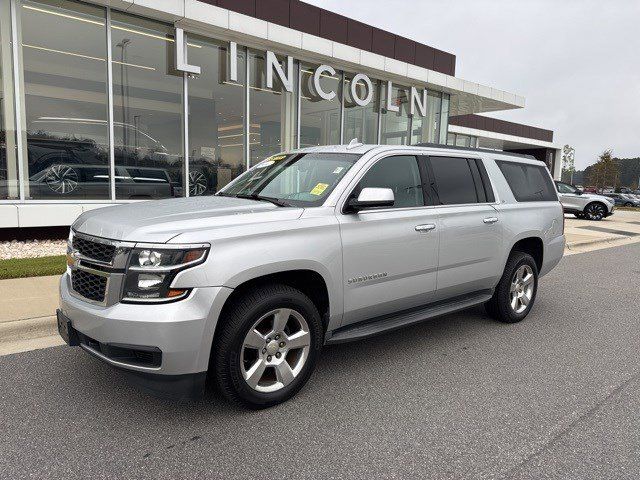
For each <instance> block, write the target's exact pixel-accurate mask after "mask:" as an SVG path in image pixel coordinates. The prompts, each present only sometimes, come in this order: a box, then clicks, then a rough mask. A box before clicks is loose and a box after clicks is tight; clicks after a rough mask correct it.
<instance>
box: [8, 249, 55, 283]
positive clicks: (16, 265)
mask: <svg viewBox="0 0 640 480" xmlns="http://www.w3.org/2000/svg"><path fill="white" fill-rule="evenodd" d="M66 269H67V260H66V257H65V256H64V255H55V256H53V257H37V258H12V259H9V260H0V280H3V279H7V278H23V277H43V276H45V275H62V274H63V273H64V272H65V270H66Z"/></svg>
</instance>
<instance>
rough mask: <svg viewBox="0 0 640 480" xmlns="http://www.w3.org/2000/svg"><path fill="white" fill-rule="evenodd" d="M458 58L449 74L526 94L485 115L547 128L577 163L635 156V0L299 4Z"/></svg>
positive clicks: (639, 57) (639, 149)
mask: <svg viewBox="0 0 640 480" xmlns="http://www.w3.org/2000/svg"><path fill="white" fill-rule="evenodd" d="M306 1H307V2H308V3H312V4H314V5H317V6H319V7H322V8H326V9H328V10H332V11H334V12H337V13H340V14H342V15H346V16H348V17H351V18H354V19H356V20H360V21H363V22H365V23H368V24H370V25H374V26H377V27H379V28H383V29H385V30H389V31H391V32H393V33H396V34H398V35H403V36H405V37H408V38H411V39H413V40H416V41H418V42H420V43H425V44H427V45H431V46H433V47H436V48H439V49H441V50H445V51H447V52H450V53H453V54H455V55H456V77H460V78H464V79H465V80H470V81H474V82H478V83H482V84H485V85H489V86H492V87H495V88H500V89H502V90H506V91H508V92H512V93H517V94H520V95H523V96H524V97H525V98H526V100H527V102H526V107H525V108H524V109H519V110H511V111H506V112H499V113H491V114H490V115H491V116H495V117H498V118H502V119H505V120H511V121H514V122H518V123H524V124H529V125H534V126H538V127H542V128H548V129H551V130H553V131H554V141H555V142H556V143H559V144H567V143H568V144H569V145H572V146H573V147H574V148H575V149H576V168H577V169H583V168H584V167H585V166H587V165H589V164H591V163H593V162H595V161H596V160H597V156H598V154H599V153H600V152H602V151H603V150H604V149H606V148H612V149H613V152H614V155H615V156H617V157H623V158H624V157H638V156H640V32H638V30H639V29H640V1H639V0H608V1H607V0H601V1H593V0H555V1H552V0H518V1H515V0H455V1H446V0H306Z"/></svg>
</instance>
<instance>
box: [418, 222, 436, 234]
mask: <svg viewBox="0 0 640 480" xmlns="http://www.w3.org/2000/svg"><path fill="white" fill-rule="evenodd" d="M435 228H436V226H435V225H434V224H433V223H425V224H424V225H416V232H425V233H426V232H430V231H431V230H433V229H435Z"/></svg>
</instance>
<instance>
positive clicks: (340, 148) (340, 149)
mask: <svg viewBox="0 0 640 480" xmlns="http://www.w3.org/2000/svg"><path fill="white" fill-rule="evenodd" d="M425 148H429V149H433V150H436V151H438V152H439V153H446V152H462V153H464V152H477V153H484V154H490V155H491V156H492V157H500V158H502V159H507V158H511V159H517V160H533V161H535V162H540V160H538V159H536V158H535V157H533V156H532V155H524V154H521V153H511V152H503V151H500V150H489V149H486V148H468V147H456V146H453V145H440V144H436V143H417V144H415V145H372V144H358V145H357V146H354V147H351V148H349V146H348V145H324V146H318V147H307V148H300V149H297V150H292V152H299V153H310V152H318V153H352V154H359V155H364V154H365V153H368V152H370V151H372V150H379V151H385V150H396V151H397V150H406V151H408V152H411V151H415V150H420V151H424V149H425Z"/></svg>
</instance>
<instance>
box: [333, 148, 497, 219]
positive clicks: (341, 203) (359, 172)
mask: <svg viewBox="0 0 640 480" xmlns="http://www.w3.org/2000/svg"><path fill="white" fill-rule="evenodd" d="M365 155H366V154H365ZM395 156H414V157H418V156H430V157H458V158H465V159H476V160H480V161H481V162H483V165H484V166H485V169H486V170H487V176H488V177H489V182H490V183H491V189H492V190H493V197H494V201H493V202H483V203H460V204H451V205H423V206H418V207H399V208H381V209H375V210H362V211H360V212H358V214H363V213H366V212H368V211H375V212H385V211H386V212H389V211H400V210H408V209H409V210H413V209H425V208H443V207H464V206H467V207H469V206H474V205H492V206H493V205H499V204H500V198H499V196H498V192H497V191H496V189H495V187H494V185H493V182H492V180H491V176H490V175H489V171H488V169H487V167H486V164H485V162H484V159H483V158H482V157H481V156H479V155H477V154H472V155H469V154H467V153H466V152H455V151H453V152H450V153H449V152H437V153H435V154H434V152H430V151H427V150H418V149H415V150H414V149H413V148H411V147H409V148H402V147H400V148H398V149H394V150H387V151H383V152H379V153H375V154H374V155H372V157H371V158H369V159H367V160H365V161H364V162H363V163H362V165H361V166H360V168H359V169H355V168H354V167H356V166H357V164H358V163H359V162H356V164H355V165H354V166H353V167H352V168H351V169H350V170H349V172H348V173H351V172H352V171H353V172H354V173H353V176H352V177H351V179H350V180H346V177H345V178H343V179H342V180H341V182H342V181H345V180H346V182H347V183H346V184H345V187H344V189H343V190H342V193H341V194H340V196H339V197H338V199H337V200H336V202H335V205H334V207H335V212H336V215H352V214H350V213H349V214H346V213H344V207H345V205H346V203H347V201H348V199H349V197H350V195H351V193H352V191H353V189H354V188H355V187H356V185H357V184H358V182H359V181H360V180H361V179H362V177H363V176H364V175H366V173H367V172H368V171H369V170H370V169H371V167H373V165H375V164H376V163H377V162H379V161H380V160H382V159H383V158H387V157H395ZM339 188H341V186H340V183H338V185H336V188H335V189H334V192H335V191H336V190H338V189H339ZM334 192H332V193H331V194H330V195H329V197H327V201H325V203H324V205H323V206H325V207H331V206H332V205H331V202H330V201H329V199H330V198H331V196H332V195H333V193H334Z"/></svg>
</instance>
